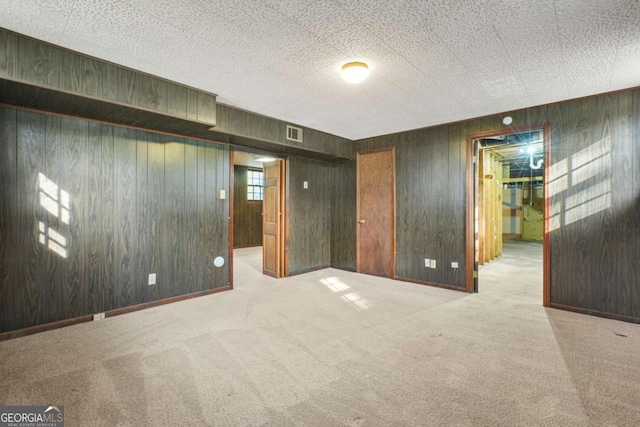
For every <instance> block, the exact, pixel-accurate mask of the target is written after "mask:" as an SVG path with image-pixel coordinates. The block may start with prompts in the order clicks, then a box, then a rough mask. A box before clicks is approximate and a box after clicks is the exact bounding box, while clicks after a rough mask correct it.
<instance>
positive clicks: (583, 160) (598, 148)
mask: <svg viewBox="0 0 640 427" xmlns="http://www.w3.org/2000/svg"><path fill="white" fill-rule="evenodd" d="M612 167H613V163H612V158H611V138H609V137H607V138H603V139H601V140H600V141H598V142H596V143H594V144H591V145H590V146H589V147H587V148H585V149H583V150H580V151H579V152H577V153H575V154H574V155H572V156H571V157H570V158H567V159H563V160H561V161H559V162H557V163H555V164H553V165H551V166H550V167H549V169H548V181H547V182H548V183H547V190H548V191H547V197H550V198H551V197H556V198H558V199H559V200H554V201H553V202H552V203H551V206H550V212H549V214H550V217H549V229H550V231H553V230H557V229H559V228H560V227H562V226H564V225H569V224H572V223H574V222H577V221H579V220H581V219H584V218H587V217H588V216H591V215H594V214H596V213H598V212H602V211H604V210H606V209H609V208H610V207H611V188H612V182H611V169H612ZM563 193H564V197H559V196H561V195H562V194H563Z"/></svg>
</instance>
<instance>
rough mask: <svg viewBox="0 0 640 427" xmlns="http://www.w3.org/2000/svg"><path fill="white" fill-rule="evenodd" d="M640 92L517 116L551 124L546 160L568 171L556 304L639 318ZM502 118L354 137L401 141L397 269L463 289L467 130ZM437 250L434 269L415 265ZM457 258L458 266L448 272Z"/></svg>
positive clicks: (561, 198) (562, 194) (558, 198)
mask: <svg viewBox="0 0 640 427" xmlns="http://www.w3.org/2000/svg"><path fill="white" fill-rule="evenodd" d="M639 94H640V90H638V89H636V90H632V91H623V92H618V93H610V94H605V95H601V96H597V97H591V98H586V99H579V100H573V101H566V102H563V103H558V104H552V105H548V106H542V107H533V108H527V109H524V110H520V111H516V112H513V113H509V115H511V116H513V117H514V120H515V125H517V126H527V125H537V124H542V123H545V122H549V123H550V125H551V129H550V135H551V140H550V144H549V149H550V152H549V153H548V158H549V164H548V165H545V167H547V168H548V167H551V168H553V170H554V173H553V174H555V175H556V176H557V175H558V173H560V174H562V173H564V176H565V179H566V182H567V186H566V188H565V189H563V190H561V191H559V192H558V193H557V194H553V195H550V214H551V216H553V215H555V214H557V215H558V217H557V218H556V219H557V221H556V223H557V224H558V225H557V226H555V228H553V229H551V230H550V259H551V261H550V264H551V265H550V278H551V280H550V283H551V290H550V298H551V304H552V305H554V306H558V307H565V308H566V307H573V308H575V309H580V310H583V311H585V312H588V313H591V314H598V313H599V314H602V315H604V316H609V317H610V316H612V315H615V316H618V317H620V318H623V319H626V320H628V319H640V304H639V303H640V301H639V299H640V297H638V295H640V285H639V284H638V281H637V277H638V276H640V258H639V256H638V255H637V254H638V253H640V246H639V243H638V242H639V241H640V214H639V211H640V207H639V206H640V202H639V200H640V198H639V197H638V194H639V193H640V190H639V184H638V182H640V172H639V171H638V169H639V168H640V166H639V165H640V149H639V148H638V144H636V143H635V142H636V141H637V138H638V129H639V121H638V116H639V115H640V101H639V99H640V95H639ZM504 115H506V114H501V115H495V116H489V117H483V118H479V119H473V120H468V121H465V122H460V123H453V124H447V125H442V126H437V127H434V128H428V129H418V130H414V131H409V132H403V133H399V134H394V135H387V136H383V137H378V138H370V139H366V140H362V141H357V142H356V148H357V150H366V149H372V148H377V147H383V146H395V147H396V154H397V159H398V160H397V178H398V180H397V190H398V206H397V215H398V224H397V236H398V242H397V247H398V262H397V273H398V276H400V277H403V278H404V279H408V280H415V281H417V282H425V283H435V284H438V285H445V286H449V287H451V286H453V287H454V288H457V287H460V288H463V287H464V276H465V274H466V272H467V271H468V269H470V268H473V266H471V265H466V263H465V244H466V241H465V232H464V228H465V227H464V221H465V211H466V205H465V200H464V191H465V181H464V175H465V174H464V165H465V156H466V154H467V149H468V147H467V146H466V145H467V142H466V137H467V135H469V134H476V133H479V132H486V131H492V130H496V129H501V128H503V125H502V123H501V119H502V117H503V116H504ZM445 141H446V144H445ZM445 146H446V147H447V148H446V149H445ZM606 147H610V149H608V148H606ZM418 159H419V160H418ZM585 159H586V160H585ZM589 170H591V172H588V171H589ZM553 174H552V175H553ZM581 174H582V175H584V174H586V175H587V178H585V179H581V178H579V177H580V176H581ZM445 177H446V179H444V178H445ZM547 191H548V188H547ZM445 196H446V197H445ZM599 197H600V199H598V198H599ZM596 199H598V200H599V201H598V202H595V200H596ZM576 200H578V201H579V204H578V209H577V210H574V211H573V212H571V208H572V207H574V204H575V202H576ZM601 203H602V204H601ZM558 218H559V219H558ZM551 222H552V223H553V221H551ZM432 253H435V255H434V256H435V257H437V258H436V260H437V263H438V268H437V269H436V270H431V269H424V268H420V267H417V266H420V265H423V264H422V262H423V259H424V258H434V256H430V254H432ZM451 261H457V262H458V263H459V266H460V268H459V269H458V270H453V269H450V263H451ZM429 270H431V271H429ZM541 286H542V284H541Z"/></svg>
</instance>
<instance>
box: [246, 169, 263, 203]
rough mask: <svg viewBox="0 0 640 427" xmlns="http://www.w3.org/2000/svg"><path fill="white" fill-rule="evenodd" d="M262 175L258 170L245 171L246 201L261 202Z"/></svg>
mask: <svg viewBox="0 0 640 427" xmlns="http://www.w3.org/2000/svg"><path fill="white" fill-rule="evenodd" d="M263 185H264V182H263V173H262V171H260V170H254V169H249V170H248V171H247V200H249V201H262V197H263V196H262V186H263Z"/></svg>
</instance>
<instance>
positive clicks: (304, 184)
mask: <svg viewBox="0 0 640 427" xmlns="http://www.w3.org/2000/svg"><path fill="white" fill-rule="evenodd" d="M302 188H304V189H305V190H307V189H308V188H309V181H303V183H302Z"/></svg>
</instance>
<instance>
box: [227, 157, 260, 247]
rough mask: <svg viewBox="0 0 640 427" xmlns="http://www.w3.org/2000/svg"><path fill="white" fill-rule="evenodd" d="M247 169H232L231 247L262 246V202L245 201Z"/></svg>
mask: <svg viewBox="0 0 640 427" xmlns="http://www.w3.org/2000/svg"><path fill="white" fill-rule="evenodd" d="M248 169H249V168H247V167H246V166H237V165H236V166H234V167H233V247H235V248H246V247H248V246H261V245H262V202H248V201H247V170H248Z"/></svg>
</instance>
